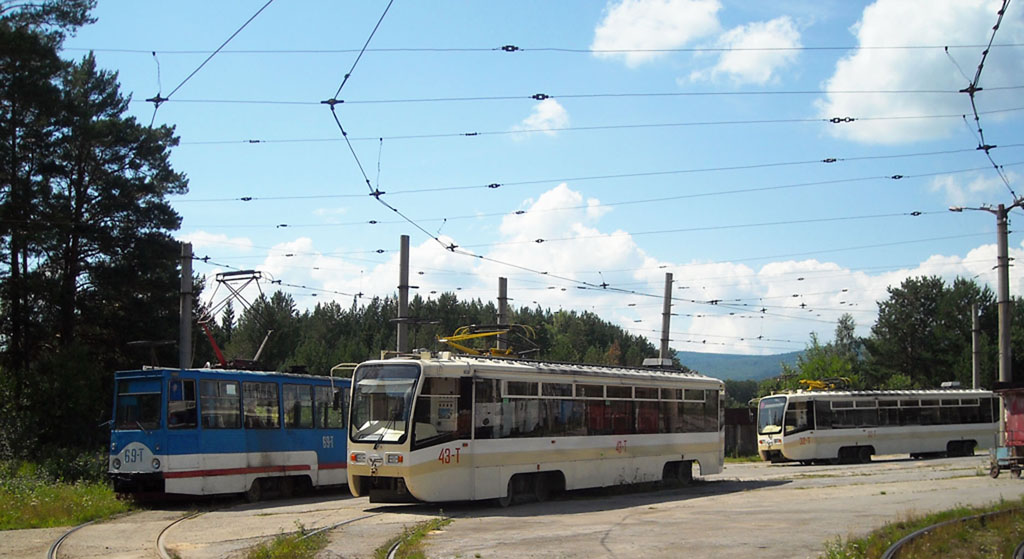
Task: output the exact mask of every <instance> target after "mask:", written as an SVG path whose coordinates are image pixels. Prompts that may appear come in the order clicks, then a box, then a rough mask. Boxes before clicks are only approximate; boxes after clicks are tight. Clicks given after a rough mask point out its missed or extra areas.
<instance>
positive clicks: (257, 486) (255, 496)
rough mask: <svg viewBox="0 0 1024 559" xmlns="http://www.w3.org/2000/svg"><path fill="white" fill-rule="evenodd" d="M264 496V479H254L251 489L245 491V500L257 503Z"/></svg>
mask: <svg viewBox="0 0 1024 559" xmlns="http://www.w3.org/2000/svg"><path fill="white" fill-rule="evenodd" d="M262 498H263V480H262V479H259V478H257V479H254V480H252V485H250V486H249V489H247V490H246V491H245V500H246V501H249V502H250V503H255V502H257V501H259V500H261V499H262Z"/></svg>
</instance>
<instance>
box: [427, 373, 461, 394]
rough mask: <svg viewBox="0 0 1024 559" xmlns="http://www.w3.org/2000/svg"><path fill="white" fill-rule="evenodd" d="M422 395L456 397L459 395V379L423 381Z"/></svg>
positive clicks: (431, 378) (439, 378) (442, 378)
mask: <svg viewBox="0 0 1024 559" xmlns="http://www.w3.org/2000/svg"><path fill="white" fill-rule="evenodd" d="M420 393H421V394H424V395H426V394H431V395H436V396H455V395H458V393H459V379H457V378H444V377H429V378H426V379H424V381H423V389H422V390H421V392H420Z"/></svg>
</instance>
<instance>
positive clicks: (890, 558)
mask: <svg viewBox="0 0 1024 559" xmlns="http://www.w3.org/2000/svg"><path fill="white" fill-rule="evenodd" d="M1019 512H1024V508H1015V509H1006V510H999V511H995V512H986V513H984V514H975V515H972V516H965V517H962V518H953V519H951V520H945V521H943V522H939V523H937V524H932V525H931V526H925V527H924V528H921V529H920V530H917V531H915V532H912V533H910V534H907V535H906V536H903V537H902V538H900V539H899V540H898V541H897V542H896V543H894V544H892V545H891V546H889V549H886V550H885V553H883V554H882V556H881V558H880V559H897V558H898V557H899V556H900V552H901V551H902V549H903V547H904V546H906V545H907V544H909V543H910V542H912V541H914V540H916V539H917V538H920V537H921V536H924V535H925V534H928V533H930V532H932V531H933V530H936V529H938V528H942V527H944V526H949V525H951V524H957V523H964V522H970V521H972V520H986V521H987V520H989V519H991V518H997V517H1000V516H1009V515H1012V514H1014V513H1019ZM1022 548H1024V542H1021V545H1019V546H1017V550H1016V551H1014V555H1013V557H1014V559H1018V557H1021V558H1022V559H1024V556H1021V555H1017V553H1018V551H1024V549H1022Z"/></svg>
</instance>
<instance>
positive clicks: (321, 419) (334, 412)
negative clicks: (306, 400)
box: [313, 386, 348, 429]
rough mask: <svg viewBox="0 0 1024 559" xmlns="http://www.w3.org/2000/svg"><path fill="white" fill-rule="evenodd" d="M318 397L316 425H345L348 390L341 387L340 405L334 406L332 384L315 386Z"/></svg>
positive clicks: (323, 427)
mask: <svg viewBox="0 0 1024 559" xmlns="http://www.w3.org/2000/svg"><path fill="white" fill-rule="evenodd" d="M313 394H314V396H315V397H316V404H315V406H316V413H315V414H314V415H315V416H316V426H317V428H318V429H341V428H343V427H344V426H345V421H344V417H345V408H347V407H348V406H346V405H345V404H346V402H345V401H346V400H347V399H348V392H346V391H345V390H343V389H339V391H338V392H337V394H338V396H339V400H340V402H339V404H340V405H339V406H338V407H337V408H335V407H334V395H332V394H331V387H330V386H316V387H314V388H313Z"/></svg>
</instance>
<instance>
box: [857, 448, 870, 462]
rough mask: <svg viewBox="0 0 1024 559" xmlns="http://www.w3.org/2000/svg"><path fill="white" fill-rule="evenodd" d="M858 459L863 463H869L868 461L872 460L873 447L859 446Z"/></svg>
mask: <svg viewBox="0 0 1024 559" xmlns="http://www.w3.org/2000/svg"><path fill="white" fill-rule="evenodd" d="M857 460H858V461H860V463H861V464H867V463H868V462H871V447H870V446H861V447H858V448H857Z"/></svg>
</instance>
